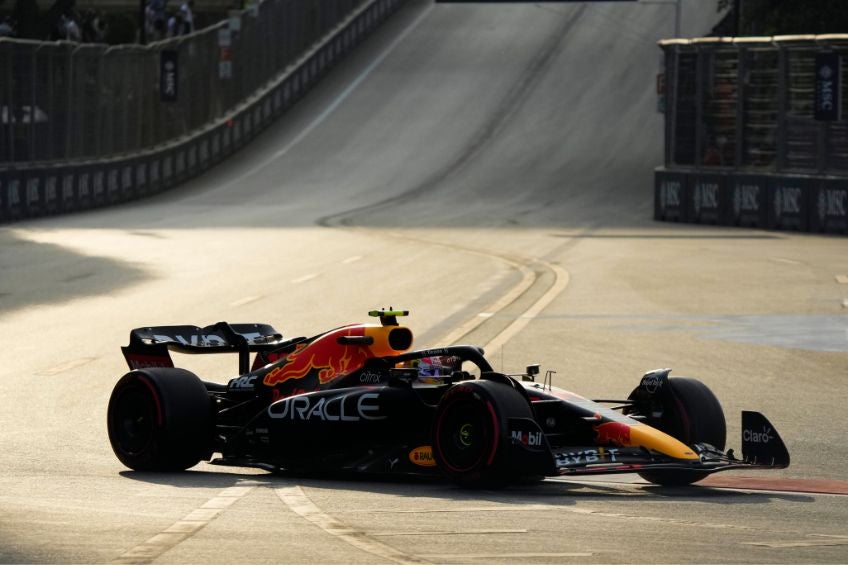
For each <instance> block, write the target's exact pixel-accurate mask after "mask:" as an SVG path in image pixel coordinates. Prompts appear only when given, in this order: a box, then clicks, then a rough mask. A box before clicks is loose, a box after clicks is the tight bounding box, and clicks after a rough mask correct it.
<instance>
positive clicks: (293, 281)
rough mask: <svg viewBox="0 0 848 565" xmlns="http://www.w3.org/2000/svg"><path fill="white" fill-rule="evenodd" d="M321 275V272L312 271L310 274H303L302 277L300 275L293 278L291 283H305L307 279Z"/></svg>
mask: <svg viewBox="0 0 848 565" xmlns="http://www.w3.org/2000/svg"><path fill="white" fill-rule="evenodd" d="M319 275H320V273H310V274H308V275H303V276H302V277H298V278H296V279H292V281H291V283H292V284H301V283H305V282H306V281H311V280H312V279H316V278H318V276H319Z"/></svg>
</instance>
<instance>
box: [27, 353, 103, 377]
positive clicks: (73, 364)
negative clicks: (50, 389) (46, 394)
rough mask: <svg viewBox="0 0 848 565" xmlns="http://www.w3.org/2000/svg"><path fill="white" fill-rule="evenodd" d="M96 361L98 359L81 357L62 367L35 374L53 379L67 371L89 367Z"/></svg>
mask: <svg viewBox="0 0 848 565" xmlns="http://www.w3.org/2000/svg"><path fill="white" fill-rule="evenodd" d="M96 359H97V357H81V358H79V359H72V360H70V361H66V362H65V363H62V364H61V365H55V366H53V367H50V368H49V369H44V370H43V371H38V372H36V373H35V374H36V375H39V376H42V377H53V376H56V375H58V374H59V373H64V372H65V371H70V370H71V369H76V368H77V367H82V366H83V365H88V364H89V363H91V362H92V361H94V360H96Z"/></svg>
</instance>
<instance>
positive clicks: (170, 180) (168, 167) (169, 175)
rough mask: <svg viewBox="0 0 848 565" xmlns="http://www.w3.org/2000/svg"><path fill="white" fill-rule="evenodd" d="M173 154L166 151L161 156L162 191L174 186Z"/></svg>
mask: <svg viewBox="0 0 848 565" xmlns="http://www.w3.org/2000/svg"><path fill="white" fill-rule="evenodd" d="M174 178H175V176H174V153H173V151H168V152H166V153H165V154H164V155H163V156H162V189H163V190H164V189H165V188H168V187H169V186H171V185H172V184H174Z"/></svg>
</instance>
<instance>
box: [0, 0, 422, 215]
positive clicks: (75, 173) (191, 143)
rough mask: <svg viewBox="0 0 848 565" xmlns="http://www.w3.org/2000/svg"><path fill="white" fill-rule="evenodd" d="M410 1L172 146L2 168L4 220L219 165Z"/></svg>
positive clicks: (323, 47)
mask: <svg viewBox="0 0 848 565" xmlns="http://www.w3.org/2000/svg"><path fill="white" fill-rule="evenodd" d="M404 2H405V0H371V1H369V2H366V3H364V4H363V5H362V6H361V7H360V8H359V9H357V10H356V11H355V12H354V13H353V14H351V15H350V16H349V17H348V18H347V19H346V20H344V21H343V22H342V23H340V24H339V25H338V26H337V27H336V28H335V29H333V30H332V32H331V33H330V34H328V36H327V37H325V38H324V40H322V41H321V42H320V43H319V44H318V45H316V46H314V47H313V48H312V49H311V50H309V51H308V52H307V53H305V54H304V55H303V56H302V57H301V58H300V59H299V60H298V61H297V62H296V63H295V64H294V65H292V66H291V67H290V68H289V69H287V70H286V71H285V72H283V73H281V74H280V75H279V76H277V77H276V78H275V79H274V80H272V81H270V82H269V83H268V84H266V85H265V86H264V87H263V88H261V89H260V90H259V91H258V92H256V93H255V94H254V95H253V96H252V97H250V99H249V101H248V102H245V103H244V104H242V105H241V106H240V107H238V108H236V109H234V110H233V111H232V112H230V113H229V114H227V115H226V116H224V117H223V118H221V119H219V120H217V121H215V122H214V123H211V124H208V125H207V126H206V127H205V128H202V129H200V130H199V131H197V132H195V133H193V134H192V135H191V136H187V137H185V138H183V139H179V140H175V141H173V142H171V143H168V144H164V145H161V146H157V147H154V148H151V149H149V150H147V151H143V152H138V153H133V154H130V155H126V156H122V157H116V158H110V159H102V160H88V161H79V162H65V163H38V164H34V165H33V164H29V165H26V164H20V165H17V166H15V165H8V166H0V222H9V221H15V220H20V219H24V218H32V217H37V216H44V215H47V214H54V213H60V212H72V211H78V210H85V209H89V208H95V207H98V206H105V205H109V204H116V203H120V202H126V201H129V200H133V199H136V198H140V197H142V196H146V195H149V194H155V193H158V192H161V191H163V190H167V189H169V188H171V187H173V186H176V185H177V184H179V183H181V182H184V181H186V180H188V179H190V178H192V177H194V176H197V175H199V174H202V173H203V172H204V171H206V170H208V169H209V168H211V167H213V166H215V165H216V164H218V163H219V162H221V161H222V160H224V159H226V158H227V157H228V156H229V155H231V154H232V153H233V152H235V151H237V150H238V149H240V148H242V147H244V145H245V144H247V143H248V142H250V140H251V139H253V138H254V137H255V136H256V135H257V134H258V133H259V132H261V131H262V130H263V129H264V128H266V127H267V126H268V125H270V124H271V123H272V122H273V121H274V120H276V119H277V118H279V117H280V116H281V115H283V114H284V113H285V112H286V111H287V110H288V109H289V108H291V107H292V105H293V104H294V103H295V102H297V100H298V99H299V98H301V97H302V96H303V95H304V94H305V92H306V91H307V90H308V89H309V88H311V87H312V86H313V85H314V84H315V83H316V82H317V81H318V80H319V79H320V78H321V77H322V76H324V75H325V74H326V73H327V71H328V70H329V69H330V68H331V67H332V66H333V65H335V64H336V63H337V62H338V61H339V60H340V59H341V58H342V57H344V56H345V55H346V54H347V53H348V52H349V51H350V50H351V49H353V48H354V47H356V45H358V44H359V43H360V42H361V41H363V40H364V39H365V38H366V37H367V35H368V34H370V33H371V32H372V31H373V30H374V29H376V27H377V26H378V25H379V24H381V23H382V22H383V21H384V20H385V19H387V18H388V17H389V16H390V15H391V14H393V13H394V12H395V10H396V9H397V8H398V7H399V6H400V5H402V4H403V3H404Z"/></svg>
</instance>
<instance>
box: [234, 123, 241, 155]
mask: <svg viewBox="0 0 848 565" xmlns="http://www.w3.org/2000/svg"><path fill="white" fill-rule="evenodd" d="M232 129H233V150H235V149H238V148H239V147H241V137H242V136H241V116H236V117H234V118H233V128H232Z"/></svg>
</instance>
